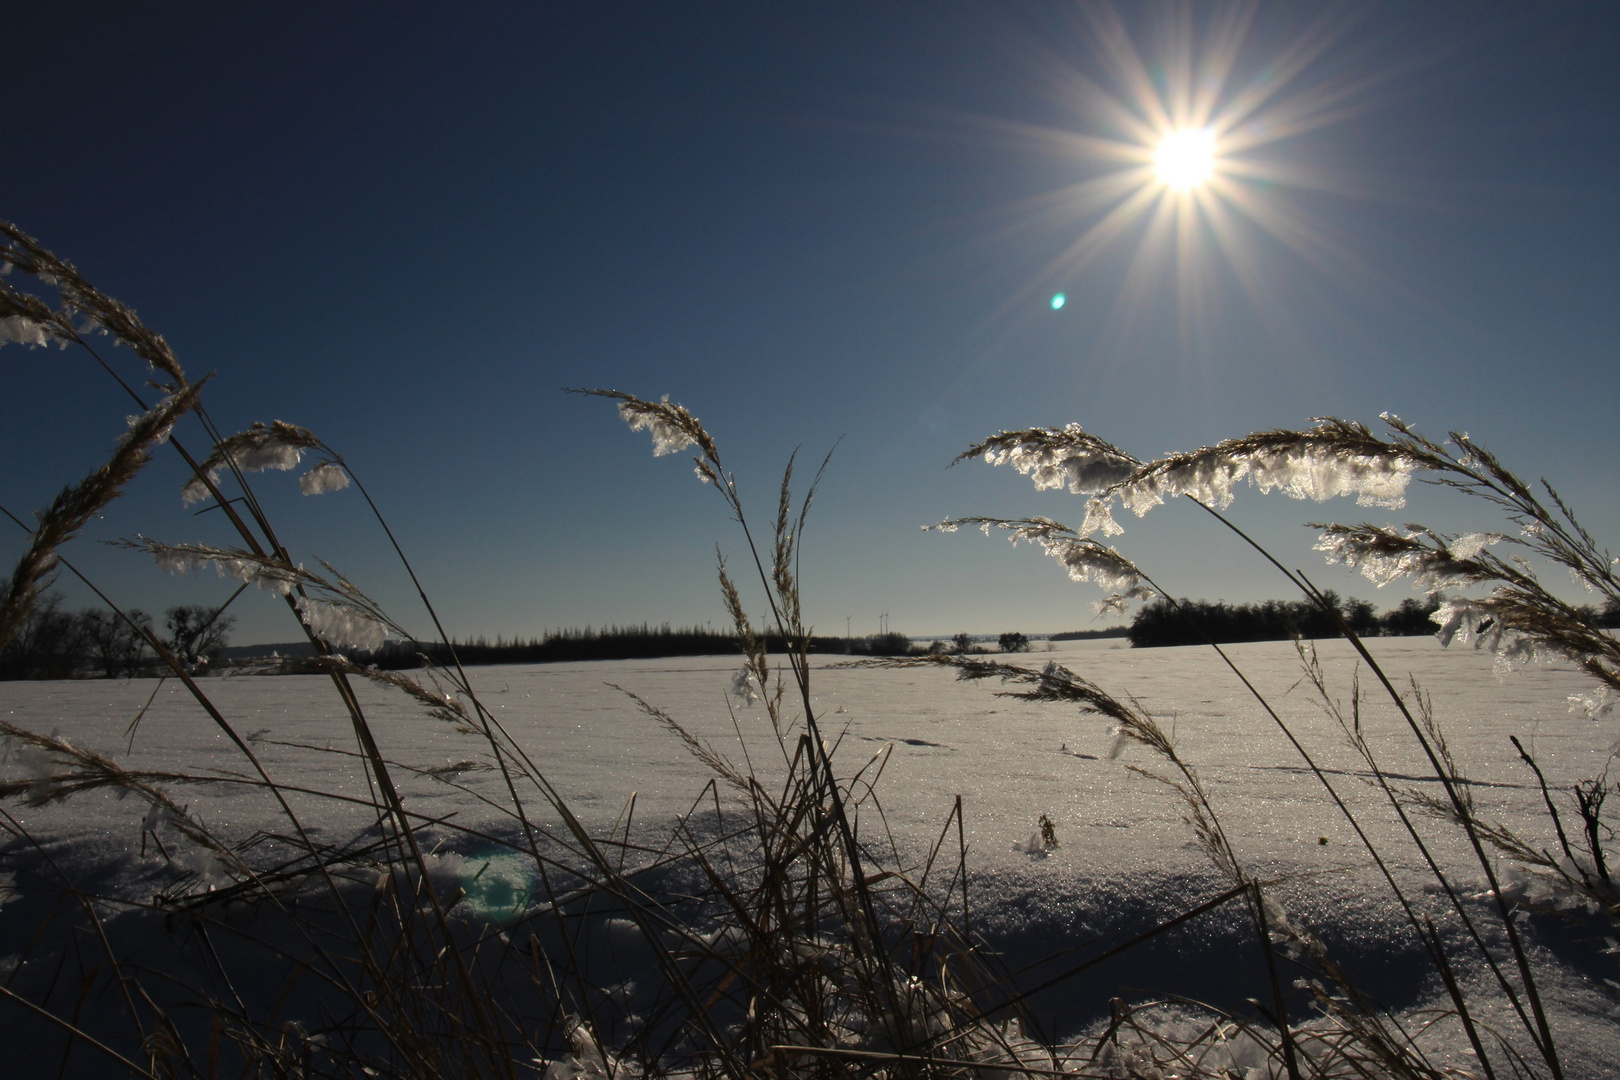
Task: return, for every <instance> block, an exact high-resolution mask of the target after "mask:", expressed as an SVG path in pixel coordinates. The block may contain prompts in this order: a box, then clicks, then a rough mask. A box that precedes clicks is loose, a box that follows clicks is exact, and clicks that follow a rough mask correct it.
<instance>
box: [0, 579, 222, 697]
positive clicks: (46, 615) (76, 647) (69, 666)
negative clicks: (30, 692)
mask: <svg viewBox="0 0 1620 1080" xmlns="http://www.w3.org/2000/svg"><path fill="white" fill-rule="evenodd" d="M163 615H164V618H163V626H162V628H161V629H159V628H157V627H156V626H155V625H154V622H153V619H152V616H151V615H149V614H147V613H146V612H144V611H141V610H140V609H139V608H133V609H131V610H130V611H128V612H126V613H125V614H124V615H123V616H120V615H118V614H117V613H115V612H113V611H111V610H109V609H107V608H84V609H82V610H80V611H68V610H65V609H64V608H63V606H62V598H61V597H60V596H57V595H54V594H52V595H48V596H46V597H44V598H42V599H41V600H40V602H39V603H38V604H36V605H35V606H34V609H33V610H32V611H30V612H29V613H28V617H27V618H26V619H24V620H23V622H22V624H21V625H20V626H19V627H18V628H17V634H16V636H15V637H13V638H12V639H11V641H10V643H9V644H7V645H6V647H5V648H3V649H0V680H4V679H74V678H86V677H98V676H99V677H102V678H109V679H113V678H125V679H128V678H134V677H136V676H140V675H160V674H163V673H165V672H167V671H168V670H169V666H168V665H167V664H166V663H164V662H163V661H161V660H160V659H158V655H157V653H156V652H155V651H153V649H152V647H151V645H150V643H149V640H148V635H150V636H151V637H152V638H156V639H157V641H158V642H160V643H161V644H162V645H163V647H164V648H166V649H168V650H169V651H170V652H171V653H173V654H174V655H175V656H176V657H178V658H179V659H180V661H181V662H182V663H184V664H185V665H186V666H187V667H189V668H191V669H192V670H193V671H203V670H206V669H207V668H208V667H209V665H210V664H212V663H213V662H214V661H215V660H217V659H218V658H219V654H220V652H221V651H222V650H224V649H225V647H226V646H227V645H228V644H229V643H230V632H231V627H232V625H233V624H234V623H235V621H236V619H235V617H234V616H231V615H226V614H224V612H223V610H222V609H221V608H217V607H203V606H200V605H196V604H180V605H176V606H175V607H171V608H169V609H168V610H167V611H165V612H164V613H163Z"/></svg>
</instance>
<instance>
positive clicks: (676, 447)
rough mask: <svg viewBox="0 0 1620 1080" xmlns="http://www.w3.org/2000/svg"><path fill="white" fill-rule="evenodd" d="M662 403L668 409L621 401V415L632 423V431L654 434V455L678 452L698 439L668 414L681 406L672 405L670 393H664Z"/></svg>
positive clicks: (660, 455)
mask: <svg viewBox="0 0 1620 1080" xmlns="http://www.w3.org/2000/svg"><path fill="white" fill-rule="evenodd" d="M660 404H662V405H664V406H665V407H666V409H665V410H660V411H652V410H647V409H641V408H637V407H636V403H632V402H629V401H623V402H620V403H619V415H620V416H622V417H623V418H624V422H625V423H627V424H629V425H630V430H631V431H645V432H648V433H650V434H651V435H652V439H653V456H654V457H663V456H664V455H665V454H678V453H680V452H681V451H682V450H685V449H686V448H687V447H688V446H692V445H695V444H696V443H697V440H696V439H695V438H693V437H692V436H691V435H690V434H688V433H687V431H686V429H685V428H684V427H682V426H681V424H680V423H679V422H677V420H676V419H675V418H673V417H672V416H671V415H667V414H666V413H667V412H668V411H672V410H674V409H678V408H680V406H678V405H670V403H669V395H668V394H665V395H664V398H663V400H662V401H661V402H660Z"/></svg>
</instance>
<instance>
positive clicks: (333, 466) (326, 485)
mask: <svg viewBox="0 0 1620 1080" xmlns="http://www.w3.org/2000/svg"><path fill="white" fill-rule="evenodd" d="M348 486H349V474H348V473H346V472H344V471H343V466H341V465H339V464H338V463H337V462H335V461H328V462H325V463H323V464H321V465H317V466H315V467H314V468H313V469H311V470H309V472H307V473H305V474H304V475H303V476H300V477H299V478H298V489H299V490H300V491H302V492H303V493H304V494H305V495H321V494H324V493H326V492H328V491H342V490H343V489H344V488H346V487H348Z"/></svg>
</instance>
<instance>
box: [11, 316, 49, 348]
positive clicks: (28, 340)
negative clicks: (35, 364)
mask: <svg viewBox="0 0 1620 1080" xmlns="http://www.w3.org/2000/svg"><path fill="white" fill-rule="evenodd" d="M48 340H50V339H49V338H48V337H46V334H45V331H44V329H43V328H42V327H41V326H40V325H39V324H38V323H36V322H34V321H33V320H32V319H29V318H26V317H24V316H22V315H9V316H7V317H6V318H4V319H0V345H4V344H6V343H7V342H12V341H15V342H16V343H17V344H19V345H27V346H28V347H29V348H30V349H31V348H33V347H34V346H36V345H43V344H45V343H46V342H47V341H48Z"/></svg>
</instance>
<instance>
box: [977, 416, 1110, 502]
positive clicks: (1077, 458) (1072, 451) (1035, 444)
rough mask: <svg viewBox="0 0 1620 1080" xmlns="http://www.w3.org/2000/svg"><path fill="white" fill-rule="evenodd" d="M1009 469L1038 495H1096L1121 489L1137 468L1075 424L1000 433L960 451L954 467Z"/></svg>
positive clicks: (1107, 444)
mask: <svg viewBox="0 0 1620 1080" xmlns="http://www.w3.org/2000/svg"><path fill="white" fill-rule="evenodd" d="M980 455H982V456H983V457H984V460H986V461H988V462H989V463H990V464H992V465H1011V466H1012V467H1013V468H1015V469H1017V470H1018V471H1019V472H1021V473H1023V474H1024V475H1025V476H1027V477H1029V478H1030V479H1031V480H1033V481H1034V482H1035V487H1036V488H1037V489H1039V490H1043V491H1044V490H1047V489H1054V488H1055V489H1062V488H1064V487H1067V488H1068V489H1069V490H1070V491H1072V492H1073V493H1074V494H1076V495H1097V494H1101V493H1102V492H1105V491H1107V490H1109V489H1110V488H1112V487H1114V486H1115V485H1117V484H1120V483H1123V482H1124V481H1125V480H1127V479H1129V478H1130V477H1131V475H1132V474H1133V473H1135V472H1136V470H1137V469H1138V468H1139V467H1140V466H1141V464H1142V463H1141V462H1140V461H1137V460H1136V459H1135V458H1133V457H1131V456H1130V455H1129V454H1127V453H1125V451H1123V450H1121V449H1120V448H1119V447H1117V446H1114V445H1113V444H1112V443H1107V442H1104V441H1103V440H1102V439H1099V438H1097V437H1096V436H1095V435H1090V434H1087V433H1086V432H1085V431H1083V430H1081V428H1080V425H1079V424H1070V425H1068V426H1067V427H1065V428H1063V429H1062V430H1058V429H1056V428H1030V429H1029V430H1027V431H1003V432H1002V433H1001V434H999V435H993V436H991V437H990V438H988V439H986V440H985V441H984V442H982V443H979V444H978V445H977V446H973V447H970V448H968V449H967V450H965V451H963V452H962V453H961V454H960V455H959V456H958V457H957V459H956V460H957V461H961V460H962V459H963V458H969V457H978V456H980Z"/></svg>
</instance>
